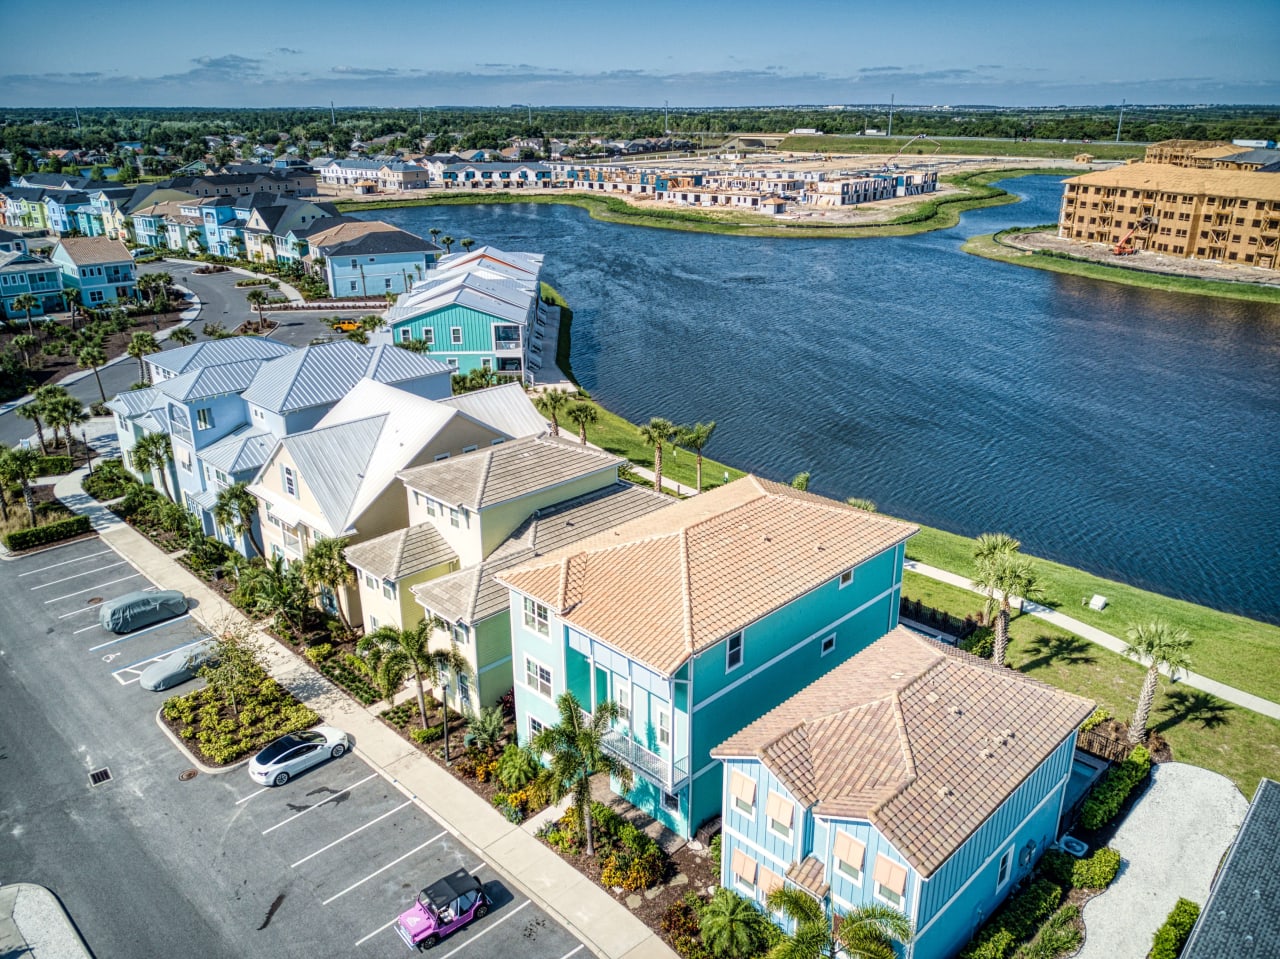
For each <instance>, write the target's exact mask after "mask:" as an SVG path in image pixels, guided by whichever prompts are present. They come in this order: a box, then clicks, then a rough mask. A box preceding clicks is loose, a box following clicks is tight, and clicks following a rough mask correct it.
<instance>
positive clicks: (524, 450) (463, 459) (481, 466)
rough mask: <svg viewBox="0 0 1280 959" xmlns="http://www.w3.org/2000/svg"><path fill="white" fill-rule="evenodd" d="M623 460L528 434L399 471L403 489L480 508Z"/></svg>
mask: <svg viewBox="0 0 1280 959" xmlns="http://www.w3.org/2000/svg"><path fill="white" fill-rule="evenodd" d="M623 462H625V461H624V460H622V459H621V458H620V457H617V456H614V455H612V454H611V453H605V452H603V451H602V450H597V449H592V448H591V447H589V446H582V445H581V444H579V443H569V442H566V441H565V440H561V439H553V438H552V437H550V436H531V437H528V438H526V439H519V440H513V441H510V442H506V443H499V444H498V445H497V446H487V447H485V448H484V449H482V450H476V451H475V452H473V453H464V454H463V455H462V456H453V457H450V458H449V459H447V460H441V461H440V462H438V463H427V464H426V465H425V466H418V467H415V468H414V469H410V470H405V471H404V472H403V473H400V474H399V476H400V479H401V480H402V481H403V482H404V484H405V485H406V486H408V487H409V488H411V489H416V490H421V491H422V492H424V493H427V494H428V495H430V496H432V497H434V498H435V499H438V500H440V501H441V502H443V503H448V504H450V505H451V506H452V505H462V506H466V507H467V508H468V509H473V510H480V509H485V508H486V507H489V506H493V505H495V504H497V503H505V502H507V501H508V500H513V499H516V498H517V497H520V496H527V495H528V494H530V493H534V492H537V491H538V490H544V489H547V488H548V487H551V486H557V485H559V484H561V483H567V482H570V481H571V480H575V479H579V478H581V477H583V476H588V475H590V474H592V473H598V472H600V471H601V470H605V469H610V468H614V467H617V466H618V465H620V464H621V463H623Z"/></svg>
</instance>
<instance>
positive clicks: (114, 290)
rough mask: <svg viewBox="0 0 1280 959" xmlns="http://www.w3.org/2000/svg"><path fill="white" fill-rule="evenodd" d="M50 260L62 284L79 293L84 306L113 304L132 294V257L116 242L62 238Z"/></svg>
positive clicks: (86, 238)
mask: <svg viewBox="0 0 1280 959" xmlns="http://www.w3.org/2000/svg"><path fill="white" fill-rule="evenodd" d="M50 259H51V260H52V261H53V262H54V263H56V264H57V265H58V267H59V268H60V269H61V270H62V276H63V282H64V283H65V284H66V285H67V286H70V287H73V288H75V289H78V290H79V291H80V302H81V303H82V304H83V305H84V306H85V307H88V308H93V307H98V306H103V305H105V304H108V303H116V302H119V301H120V300H127V299H130V298H132V296H133V294H134V270H135V267H134V262H133V257H132V256H130V255H129V250H128V249H127V248H126V247H125V245H124V244H123V243H121V242H120V241H119V240H112V239H110V238H108V237H105V236H94V237H87V236H85V237H63V238H62V239H61V240H60V241H58V245H57V246H55V247H54V248H53V254H52V255H51V256H50Z"/></svg>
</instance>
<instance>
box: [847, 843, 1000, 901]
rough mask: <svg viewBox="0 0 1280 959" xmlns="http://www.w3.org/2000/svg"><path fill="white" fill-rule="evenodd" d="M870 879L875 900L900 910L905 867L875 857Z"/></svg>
mask: <svg viewBox="0 0 1280 959" xmlns="http://www.w3.org/2000/svg"><path fill="white" fill-rule="evenodd" d="M1008 855H1009V856H1010V857H1012V856H1013V849H1010V850H1009V852H1008ZM872 878H873V880H874V882H875V896H876V898H877V899H879V900H880V901H881V902H887V903H888V904H889V905H891V906H893V908H895V909H901V908H902V900H903V894H904V893H905V892H906V889H907V868H906V866H902V865H899V864H898V863H896V862H894V861H893V860H892V859H889V858H888V857H887V856H876V871H875V873H874V874H873V876H872Z"/></svg>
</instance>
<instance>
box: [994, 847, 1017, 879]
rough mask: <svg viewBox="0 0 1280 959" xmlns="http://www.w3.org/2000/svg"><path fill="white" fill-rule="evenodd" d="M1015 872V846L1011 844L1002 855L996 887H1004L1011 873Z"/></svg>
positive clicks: (997, 872)
mask: <svg viewBox="0 0 1280 959" xmlns="http://www.w3.org/2000/svg"><path fill="white" fill-rule="evenodd" d="M1012 872H1013V847H1012V846H1010V847H1009V848H1008V849H1006V850H1005V851H1004V855H1002V856H1001V857H1000V868H999V869H998V870H997V871H996V889H997V890H1000V889H1003V888H1004V885H1005V883H1007V882H1008V881H1009V875H1010V874H1011V873H1012Z"/></svg>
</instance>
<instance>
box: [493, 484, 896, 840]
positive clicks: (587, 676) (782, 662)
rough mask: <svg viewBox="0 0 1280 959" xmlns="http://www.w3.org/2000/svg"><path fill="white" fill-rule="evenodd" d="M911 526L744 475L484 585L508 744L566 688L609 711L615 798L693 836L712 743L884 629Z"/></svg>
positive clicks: (712, 807) (705, 814)
mask: <svg viewBox="0 0 1280 959" xmlns="http://www.w3.org/2000/svg"><path fill="white" fill-rule="evenodd" d="M915 532H916V527H914V526H910V525H908V524H906V523H902V522H899V521H897V520H892V519H888V518H886V517H883V516H880V515H877V514H873V513H868V512H865V511H863V510H859V509H855V508H853V507H851V506H848V505H846V504H843V503H837V502H835V501H833V500H829V499H825V498H823V497H820V496H814V495H811V494H809V493H802V492H800V491H798V490H794V489H792V488H791V487H789V486H783V485H781V484H778V483H772V482H769V481H767V480H762V479H759V478H757V477H754V476H749V477H745V478H743V479H740V480H737V481H735V482H733V483H729V484H726V485H725V486H721V487H719V488H717V489H714V490H711V491H709V492H706V493H703V494H701V495H699V496H695V497H692V498H690V499H687V500H684V501H681V502H678V503H675V504H674V505H672V506H669V507H667V508H666V509H663V510H659V511H658V512H656V513H653V514H650V515H649V516H645V517H643V518H641V519H637V520H634V521H631V522H628V523H624V524H622V525H620V526H618V527H616V528H614V529H613V530H610V531H608V532H605V533H602V534H601V535H599V536H595V537H592V538H590V539H588V540H585V541H583V542H581V543H578V544H575V545H573V546H569V547H566V548H564V549H561V550H558V551H556V552H554V553H549V554H548V555H547V556H545V557H539V558H537V559H535V560H531V561H530V562H528V563H526V564H525V565H523V566H521V567H518V568H516V569H513V570H506V571H502V572H500V573H498V575H497V579H498V581H499V582H500V583H503V584H504V585H506V586H507V587H509V589H510V600H509V605H510V609H511V613H510V621H511V640H512V643H511V645H512V654H513V656H514V662H513V666H514V673H515V681H516V717H517V723H518V725H517V732H518V734H519V736H520V737H521V739H523V740H526V741H527V739H528V737H531V736H533V735H535V734H536V733H537V732H538V730H540V729H542V728H543V727H544V726H546V725H548V724H551V723H554V722H557V721H558V719H557V711H556V706H555V700H556V697H557V696H559V695H560V694H561V693H563V692H565V691H569V692H572V693H573V694H574V695H575V696H576V697H577V699H578V701H579V702H580V703H582V705H583V708H584V709H587V710H594V709H595V707H596V705H597V704H598V703H600V702H601V701H603V700H606V699H608V700H612V701H613V702H616V703H618V705H619V707H620V710H621V719H620V721H619V723H618V724H617V725H616V727H615V728H614V730H613V731H612V732H611V733H610V734H609V736H608V737H607V739H606V747H607V748H608V749H609V751H610V752H611V753H612V754H613V755H615V756H617V757H618V758H619V759H621V760H622V761H623V762H625V763H627V764H628V765H629V766H630V767H631V769H632V770H633V772H634V783H633V785H632V788H631V789H630V791H629V792H627V793H626V794H625V795H626V798H627V799H628V800H629V801H630V802H632V803H633V804H635V805H636V806H638V807H639V808H641V809H643V810H644V811H645V812H647V813H648V814H649V815H651V816H653V817H654V818H655V819H659V820H661V821H662V822H663V823H664V824H666V825H667V826H668V827H670V828H671V829H672V830H674V831H675V832H676V833H678V834H680V835H682V836H686V837H687V836H691V835H692V834H693V833H694V832H695V831H696V830H697V828H698V826H699V825H700V824H702V823H703V822H704V821H705V820H708V819H713V818H715V817H717V816H719V815H720V805H721V793H722V788H721V779H722V774H721V766H720V763H719V762H717V761H716V760H715V759H713V758H712V757H711V750H712V748H714V747H715V746H718V745H719V744H720V743H722V742H724V741H725V740H726V739H727V738H728V737H730V736H732V735H733V734H734V733H736V732H738V731H739V730H741V729H742V728H743V727H744V726H746V725H748V724H749V723H751V722H752V721H753V720H755V719H757V718H759V717H760V716H762V715H763V714H764V713H766V712H767V711H768V710H770V709H772V708H773V707H775V706H777V705H778V704H780V703H782V702H783V701H784V700H786V699H787V698H788V697H790V696H791V695H793V694H794V693H796V692H798V691H799V690H801V689H802V688H804V687H805V686H806V685H808V684H809V683H811V682H813V681H814V680H815V679H817V678H818V677H820V676H822V675H824V674H825V673H827V672H829V671H830V670H832V669H834V668H835V667H836V666H838V665H839V664H840V663H842V662H844V661H845V660H847V659H848V658H849V657H851V656H853V655H854V654H855V653H856V652H858V651H859V650H861V649H864V648H865V647H867V646H868V645H870V644H871V643H872V642H874V641H875V640H876V639H877V638H878V637H880V636H882V635H884V633H885V631H886V630H888V629H891V628H893V626H895V625H896V623H897V617H898V602H899V598H900V594H901V579H902V554H903V548H904V544H905V542H906V540H907V538H908V537H909V536H911V535H912V534H913V533H915ZM614 788H615V789H618V788H619V784H618V783H616V782H615V783H614Z"/></svg>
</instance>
